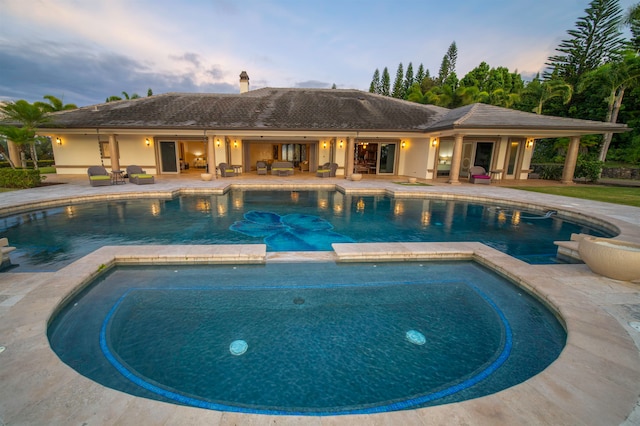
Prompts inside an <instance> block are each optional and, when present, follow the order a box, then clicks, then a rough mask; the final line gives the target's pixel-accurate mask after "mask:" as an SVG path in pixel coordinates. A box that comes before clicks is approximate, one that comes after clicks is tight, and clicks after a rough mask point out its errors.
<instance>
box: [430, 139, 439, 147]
mask: <svg viewBox="0 0 640 426" xmlns="http://www.w3.org/2000/svg"><path fill="white" fill-rule="evenodd" d="M431 145H432V146H438V139H436V138H433V140H432V141H431Z"/></svg>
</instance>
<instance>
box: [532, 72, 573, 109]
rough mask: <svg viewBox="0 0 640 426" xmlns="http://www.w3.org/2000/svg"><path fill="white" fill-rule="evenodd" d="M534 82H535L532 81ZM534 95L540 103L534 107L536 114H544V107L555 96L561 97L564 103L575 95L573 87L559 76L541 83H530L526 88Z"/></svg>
mask: <svg viewBox="0 0 640 426" xmlns="http://www.w3.org/2000/svg"><path fill="white" fill-rule="evenodd" d="M554 74H555V73H554ZM532 83H533V82H532ZM525 90H526V91H527V92H529V94H530V95H532V96H533V97H534V98H535V99H536V102H537V103H538V105H537V106H536V107H535V108H534V109H533V112H535V113H536V114H542V107H543V106H544V104H545V103H547V102H548V101H550V100H551V99H553V98H561V99H562V103H563V104H565V105H566V104H568V103H569V101H570V100H571V96H573V87H572V86H571V85H570V84H568V83H565V82H564V81H563V80H561V79H559V78H553V76H552V78H551V79H549V80H546V81H543V82H542V83H540V84H531V83H530V84H529V85H528V86H527V88H526V89H525Z"/></svg>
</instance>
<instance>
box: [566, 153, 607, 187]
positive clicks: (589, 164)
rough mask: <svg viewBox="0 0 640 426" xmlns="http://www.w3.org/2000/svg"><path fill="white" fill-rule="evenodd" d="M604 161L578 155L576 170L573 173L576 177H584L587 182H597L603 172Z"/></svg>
mask: <svg viewBox="0 0 640 426" xmlns="http://www.w3.org/2000/svg"><path fill="white" fill-rule="evenodd" d="M603 165H604V163H603V162H602V161H598V160H590V159H585V158H580V157H578V161H577V162H576V171H575V173H574V174H573V176H574V177H576V178H582V179H584V180H585V182H597V181H598V179H599V178H600V173H601V172H602V166H603Z"/></svg>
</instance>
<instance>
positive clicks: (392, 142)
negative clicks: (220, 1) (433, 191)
mask: <svg viewBox="0 0 640 426" xmlns="http://www.w3.org/2000/svg"><path fill="white" fill-rule="evenodd" d="M240 88H241V90H240V93H238V94H212V93H211V94H209V93H167V94H162V95H154V96H151V97H146V98H139V99H132V100H123V101H117V102H109V103H104V104H98V105H92V106H87V107H82V108H78V109H75V110H70V111H61V112H57V113H54V114H52V121H51V123H49V124H47V127H46V128H42V129H41V131H40V133H41V134H43V135H47V136H49V137H51V140H52V141H55V143H54V144H53V150H54V156H55V164H56V169H57V172H58V173H61V174H84V173H86V170H87V168H88V167H89V166H91V165H96V164H104V165H105V166H106V167H107V168H112V169H120V170H122V169H123V168H124V167H126V166H127V165H131V164H136V165H139V166H142V167H143V168H144V169H145V170H147V172H148V173H152V174H179V173H186V172H187V171H190V170H192V169H193V168H201V169H203V170H204V169H209V170H215V167H216V165H217V164H219V163H227V164H229V165H234V167H235V168H237V169H238V170H241V171H243V172H252V171H255V169H256V163H257V162H258V161H266V162H268V163H270V162H273V161H276V160H279V161H291V162H293V163H294V165H295V166H296V167H298V166H299V165H300V164H304V166H305V168H306V167H307V166H308V170H309V171H310V172H314V171H315V170H316V169H317V168H318V166H319V165H322V164H324V163H326V162H335V163H337V164H338V167H339V169H338V175H339V176H344V177H346V178H349V177H350V176H351V174H353V173H368V174H379V175H401V176H409V177H416V178H420V179H435V178H437V177H443V176H446V177H447V180H448V182H449V183H451V184H457V183H459V182H460V178H466V176H467V173H468V170H469V168H470V167H472V166H474V165H479V166H482V167H484V168H485V169H486V170H487V171H491V173H492V177H493V178H494V179H514V180H519V179H527V176H528V173H529V171H530V170H529V167H530V162H531V155H532V152H533V147H534V143H535V140H536V139H539V138H546V137H569V138H570V140H571V143H570V146H569V150H568V155H567V160H566V163H565V173H564V176H563V178H562V180H563V182H566V183H570V182H571V181H572V177H573V171H574V169H575V162H576V158H577V153H578V146H579V140H580V136H582V135H587V134H599V133H605V132H613V133H619V132H624V131H626V130H627V127H626V125H623V124H613V123H605V122H596V121H588V120H578V119H570V118H560V117H549V116H543V115H536V114H533V113H525V112H520V111H514V110H510V109H505V108H500V107H496V106H491V105H485V104H472V105H467V106H464V107H461V108H456V109H452V110H449V109H446V108H441V107H437V106H434V105H422V104H417V103H413V102H408V101H403V100H398V99H394V98H390V97H387V96H381V95H376V94H372V93H368V92H362V91H359V90H340V89H287V88H263V89H258V90H249V77H248V75H247V74H246V72H244V71H243V72H242V74H241V75H240Z"/></svg>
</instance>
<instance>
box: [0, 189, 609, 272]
mask: <svg viewBox="0 0 640 426" xmlns="http://www.w3.org/2000/svg"><path fill="white" fill-rule="evenodd" d="M0 233H2V235H3V236H6V237H8V238H9V241H11V243H12V245H14V246H16V247H17V248H18V250H16V251H15V252H13V253H12V256H11V257H12V261H13V263H14V264H18V265H19V266H18V267H17V268H15V271H48V270H57V269H59V268H61V267H62V266H64V265H67V264H69V263H71V262H73V261H74V260H77V259H78V258H80V257H82V256H84V255H86V254H88V253H90V252H92V251H94V250H95V249H97V248H99V247H102V246H105V245H136V244H250V243H265V244H267V249H268V250H269V251H314V250H331V243H333V242H435V241H479V242H482V243H484V244H487V245H489V246H491V247H493V248H495V249H497V250H500V251H502V252H505V253H507V254H510V255H512V256H514V257H517V258H520V259H522V260H524V261H527V262H529V263H551V262H555V261H556V247H555V246H554V244H553V241H557V240H569V239H570V236H571V234H572V233H586V234H592V235H596V236H612V234H611V233H609V232H607V231H605V230H602V229H597V228H596V227H594V226H592V225H588V224H578V223H571V222H569V221H567V220H565V219H563V218H561V217H558V215H554V214H553V212H550V213H549V214H546V212H544V211H537V212H534V211H527V210H524V209H517V208H514V207H512V206H506V205H502V206H501V205H499V204H494V205H489V204H479V203H471V202H466V201H452V200H440V199H428V198H392V197H388V196H383V195H362V196H360V195H350V194H345V193H342V192H340V191H290V190H289V191H251V190H244V191H243V190H232V191H229V192H227V193H225V194H223V195H192V196H181V197H176V198H171V199H135V200H121V201H105V202H97V203H90V204H89V203H87V204H77V205H67V206H62V207H55V208H49V209H43V210H37V211H32V212H29V213H24V214H20V215H14V216H11V217H5V218H2V219H0Z"/></svg>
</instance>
